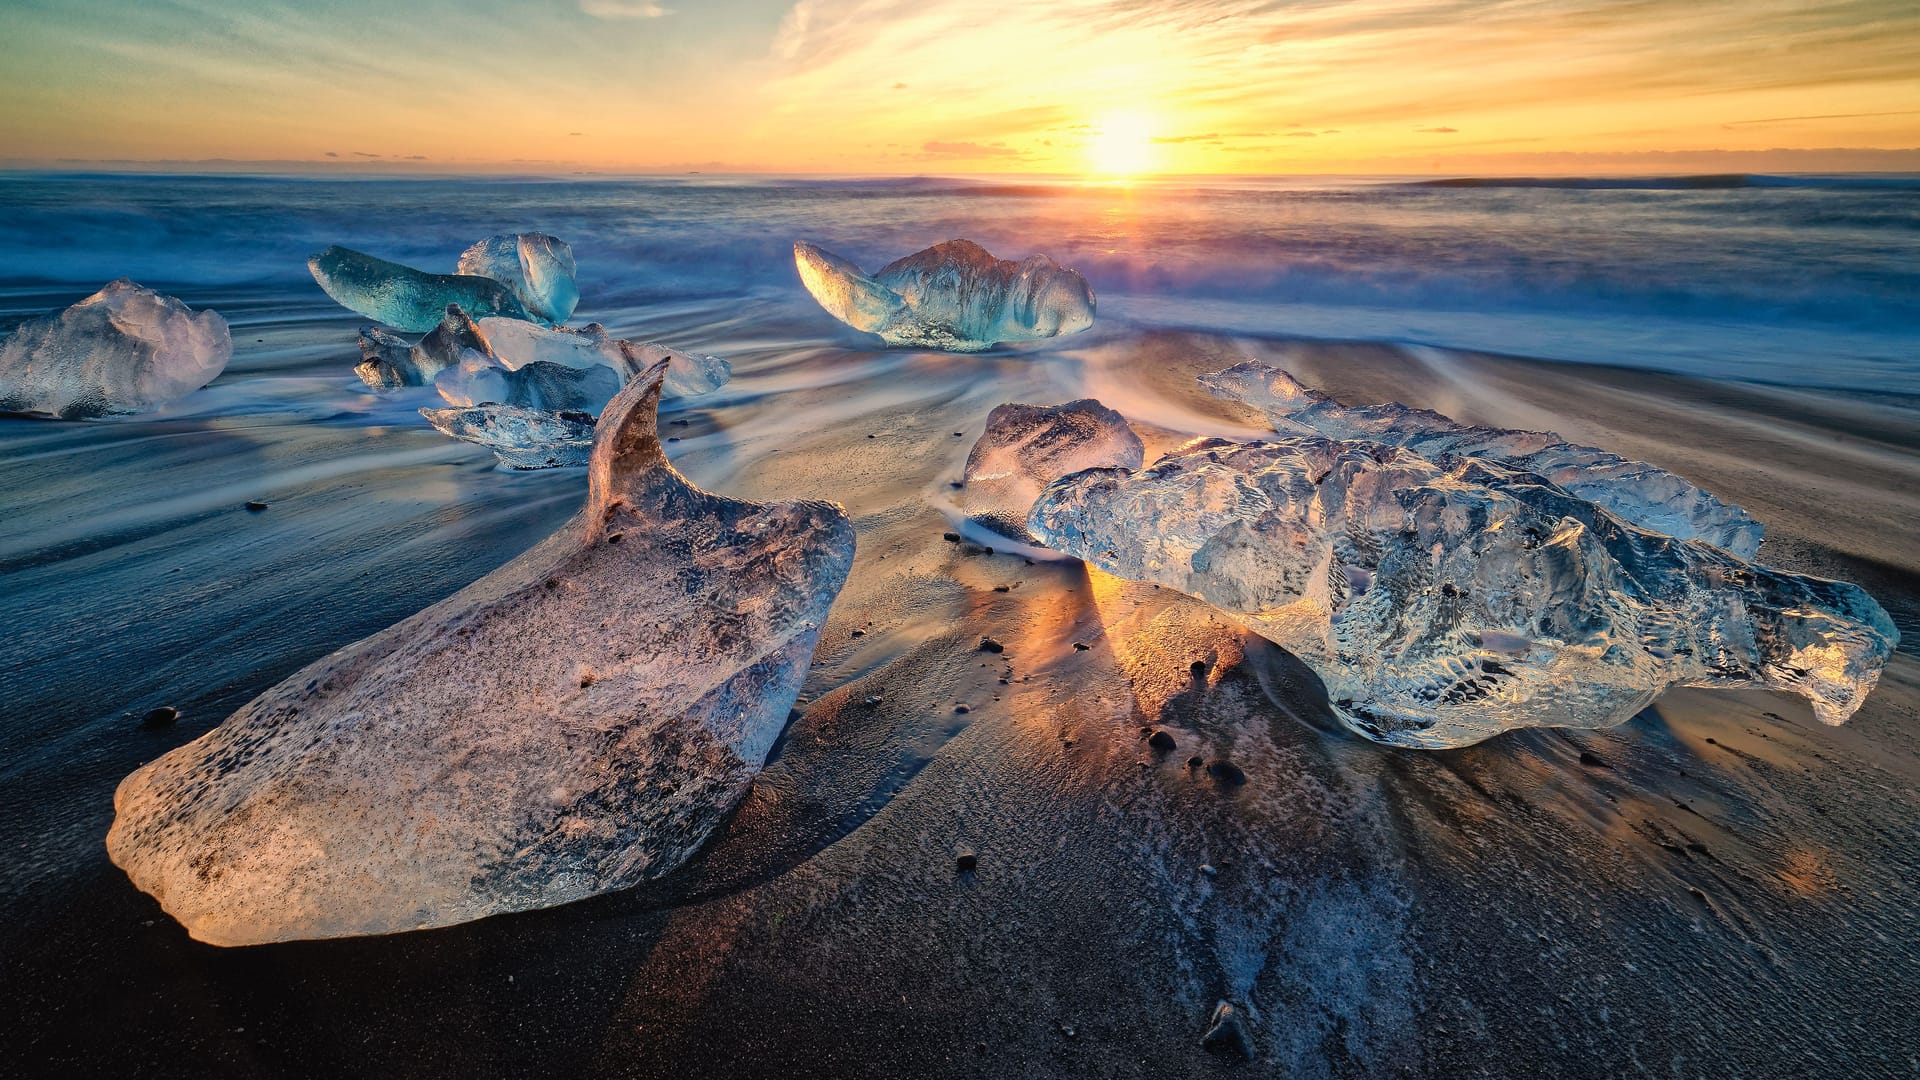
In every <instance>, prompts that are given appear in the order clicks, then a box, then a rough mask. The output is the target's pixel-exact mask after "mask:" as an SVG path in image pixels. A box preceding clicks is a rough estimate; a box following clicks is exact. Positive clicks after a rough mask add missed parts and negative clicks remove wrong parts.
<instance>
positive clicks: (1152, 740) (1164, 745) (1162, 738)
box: [1147, 731, 1180, 750]
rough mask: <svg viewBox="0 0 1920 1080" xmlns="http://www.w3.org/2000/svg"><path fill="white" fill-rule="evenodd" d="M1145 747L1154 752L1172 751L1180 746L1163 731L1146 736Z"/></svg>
mask: <svg viewBox="0 0 1920 1080" xmlns="http://www.w3.org/2000/svg"><path fill="white" fill-rule="evenodd" d="M1147 745H1148V746H1151V747H1153V748H1154V749H1155V750H1172V749H1173V748H1174V747H1177V746H1179V745H1180V744H1179V743H1177V742H1175V741H1174V739H1173V736H1171V735H1169V734H1167V733H1166V732H1165V731H1156V732H1154V733H1153V734H1151V735H1149V736H1147Z"/></svg>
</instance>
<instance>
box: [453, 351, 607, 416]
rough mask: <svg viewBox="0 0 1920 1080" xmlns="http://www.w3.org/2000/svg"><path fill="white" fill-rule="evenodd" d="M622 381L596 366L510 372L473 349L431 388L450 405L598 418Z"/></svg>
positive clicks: (540, 366) (541, 365) (536, 366)
mask: <svg viewBox="0 0 1920 1080" xmlns="http://www.w3.org/2000/svg"><path fill="white" fill-rule="evenodd" d="M625 383H626V380H625V379H624V378H622V377H621V376H620V375H619V374H618V373H616V372H615V371H614V370H613V369H612V368H607V367H602V366H600V365H598V364H595V365H593V366H592V367H584V368H576V367H568V366H566V365H565V364H552V363H548V362H547V361H545V360H536V361H534V362H533V363H531V364H526V365H524V366H522V367H518V368H510V367H507V366H506V365H505V364H502V363H500V362H499V361H498V360H495V359H493V358H492V357H490V356H484V355H482V354H480V353H478V352H475V351H473V350H472V349H467V350H465V351H463V352H462V353H461V356H460V362H459V363H458V364H456V365H454V366H453V367H450V368H447V369H445V370H443V371H441V372H440V373H439V374H437V375H435V376H434V377H433V386H434V389H435V390H438V391H439V392H440V396H441V397H443V398H445V399H446V401H447V404H449V405H463V406H470V405H484V404H487V403H489V402H491V403H493V404H497V405H517V406H519V407H521V408H523V409H543V410H546V411H547V412H559V411H561V410H563V409H566V410H574V411H578V412H587V413H598V412H599V411H600V409H601V408H602V407H603V406H605V405H606V403H607V402H609V401H611V400H613V396H614V395H615V394H618V393H619V392H620V388H621V386H623V385H625Z"/></svg>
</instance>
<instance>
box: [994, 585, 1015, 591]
mask: <svg viewBox="0 0 1920 1080" xmlns="http://www.w3.org/2000/svg"><path fill="white" fill-rule="evenodd" d="M993 591H994V592H1012V591H1013V586H1011V585H995V586H994V587H993Z"/></svg>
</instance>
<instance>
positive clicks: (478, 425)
mask: <svg viewBox="0 0 1920 1080" xmlns="http://www.w3.org/2000/svg"><path fill="white" fill-rule="evenodd" d="M420 415H421V416H424V417H426V418H427V422H428V423H430V424H432V425H433V426H434V427H435V428H436V429H438V430H439V431H440V433H441V434H443V435H450V436H452V437H453V438H456V439H460V440H462V441H463V442H470V443H478V444H479V445H481V446H484V447H486V448H487V449H489V450H492V451H493V456H494V457H496V458H498V459H499V461H500V464H502V465H505V466H506V467H507V468H509V469H557V468H565V467H567V466H570V465H585V464H586V463H587V459H588V458H589V457H590V456H591V455H592V453H593V433H594V418H593V414H592V413H585V412H574V411H572V410H565V411H560V412H548V411H546V410H544V409H528V408H524V407H522V406H519V405H494V404H489V405H474V406H469V407H466V408H452V409H421V410H420Z"/></svg>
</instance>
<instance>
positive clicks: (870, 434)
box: [867, 432, 880, 439]
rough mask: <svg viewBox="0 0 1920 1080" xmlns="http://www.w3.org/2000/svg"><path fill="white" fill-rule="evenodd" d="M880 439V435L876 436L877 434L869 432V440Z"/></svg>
mask: <svg viewBox="0 0 1920 1080" xmlns="http://www.w3.org/2000/svg"><path fill="white" fill-rule="evenodd" d="M879 437H880V436H878V435H875V434H873V433H872V432H868V433H867V438H869V439H877V438H879Z"/></svg>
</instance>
